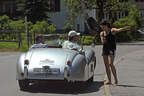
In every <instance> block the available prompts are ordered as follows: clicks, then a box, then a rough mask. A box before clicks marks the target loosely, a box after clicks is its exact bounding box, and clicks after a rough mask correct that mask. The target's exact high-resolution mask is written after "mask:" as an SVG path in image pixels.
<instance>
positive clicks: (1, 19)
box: [0, 15, 11, 29]
mask: <svg viewBox="0 0 144 96" xmlns="http://www.w3.org/2000/svg"><path fill="white" fill-rule="evenodd" d="M10 22H11V19H10V18H9V17H8V16H7V15H3V16H0V29H10V27H9V23H10Z"/></svg>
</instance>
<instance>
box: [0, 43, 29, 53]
mask: <svg viewBox="0 0 144 96" xmlns="http://www.w3.org/2000/svg"><path fill="white" fill-rule="evenodd" d="M27 50H28V49H27V48H20V49H18V43H16V42H0V52H19V51H27Z"/></svg>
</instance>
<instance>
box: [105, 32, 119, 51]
mask: <svg viewBox="0 0 144 96" xmlns="http://www.w3.org/2000/svg"><path fill="white" fill-rule="evenodd" d="M103 36H104V33H103ZM103 50H116V39H115V36H114V35H113V34H112V33H111V31H110V32H109V34H107V35H106V36H104V44H103Z"/></svg>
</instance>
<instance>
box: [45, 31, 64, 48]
mask: <svg viewBox="0 0 144 96" xmlns="http://www.w3.org/2000/svg"><path fill="white" fill-rule="evenodd" d="M43 36H44V39H45V44H47V45H48V47H50V46H51V47H59V46H61V44H62V41H63V39H62V38H61V35H60V34H48V35H43Z"/></svg>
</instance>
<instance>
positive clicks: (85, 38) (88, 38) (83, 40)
mask: <svg viewBox="0 0 144 96" xmlns="http://www.w3.org/2000/svg"><path fill="white" fill-rule="evenodd" d="M94 39H95V38H94V36H82V37H81V43H82V44H83V45H91V44H92V43H94Z"/></svg>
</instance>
